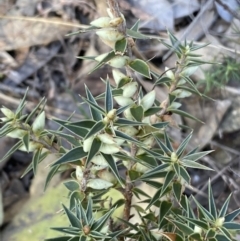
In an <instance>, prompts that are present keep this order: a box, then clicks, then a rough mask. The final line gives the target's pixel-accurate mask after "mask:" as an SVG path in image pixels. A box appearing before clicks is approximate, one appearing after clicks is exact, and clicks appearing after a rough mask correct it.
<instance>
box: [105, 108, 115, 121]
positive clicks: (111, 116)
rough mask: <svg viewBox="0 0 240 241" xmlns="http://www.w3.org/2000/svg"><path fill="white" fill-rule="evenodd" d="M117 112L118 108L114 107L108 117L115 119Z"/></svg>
mask: <svg viewBox="0 0 240 241" xmlns="http://www.w3.org/2000/svg"><path fill="white" fill-rule="evenodd" d="M116 113H117V110H116V109H112V110H110V111H109V112H108V113H107V117H108V118H109V119H110V120H114V118H115V117H116Z"/></svg>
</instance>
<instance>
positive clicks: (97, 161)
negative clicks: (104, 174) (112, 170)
mask: <svg viewBox="0 0 240 241" xmlns="http://www.w3.org/2000/svg"><path fill="white" fill-rule="evenodd" d="M91 162H92V163H94V164H95V165H98V166H103V167H108V163H107V161H106V160H105V158H104V157H103V156H102V155H96V156H94V157H93V158H92V159H91Z"/></svg>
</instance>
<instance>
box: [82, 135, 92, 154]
mask: <svg viewBox="0 0 240 241" xmlns="http://www.w3.org/2000/svg"><path fill="white" fill-rule="evenodd" d="M93 139H94V136H91V137H89V138H87V139H86V140H84V141H83V150H84V151H85V152H89V151H90V148H91V146H92V142H93Z"/></svg>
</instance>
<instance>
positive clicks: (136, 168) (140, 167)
mask: <svg viewBox="0 0 240 241" xmlns="http://www.w3.org/2000/svg"><path fill="white" fill-rule="evenodd" d="M132 170H134V171H137V172H140V173H145V172H147V171H149V168H148V167H146V166H144V165H142V164H141V163H139V162H137V163H135V164H134V165H133V167H132Z"/></svg>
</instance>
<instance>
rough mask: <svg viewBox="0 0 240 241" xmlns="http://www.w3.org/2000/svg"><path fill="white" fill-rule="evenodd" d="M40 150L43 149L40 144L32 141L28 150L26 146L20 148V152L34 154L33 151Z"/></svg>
mask: <svg viewBox="0 0 240 241" xmlns="http://www.w3.org/2000/svg"><path fill="white" fill-rule="evenodd" d="M38 148H42V145H41V144H40V143H36V142H33V141H30V142H29V147H28V150H27V149H26V147H25V145H23V146H21V147H20V148H19V150H20V151H26V152H33V151H35V150H36V149H38Z"/></svg>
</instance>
